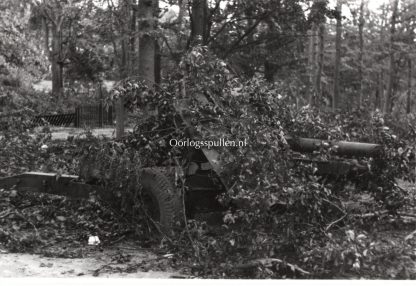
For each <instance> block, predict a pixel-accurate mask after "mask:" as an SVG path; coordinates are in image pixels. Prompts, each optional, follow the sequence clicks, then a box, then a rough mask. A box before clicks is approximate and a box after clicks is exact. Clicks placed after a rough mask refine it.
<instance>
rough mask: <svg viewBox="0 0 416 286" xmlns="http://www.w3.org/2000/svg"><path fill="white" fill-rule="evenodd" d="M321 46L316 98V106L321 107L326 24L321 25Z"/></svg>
mask: <svg viewBox="0 0 416 286" xmlns="http://www.w3.org/2000/svg"><path fill="white" fill-rule="evenodd" d="M318 31H319V34H318V37H319V46H318V55H317V56H318V59H317V69H316V78H315V80H316V82H315V87H316V98H315V105H316V106H318V107H319V106H320V104H321V100H322V70H323V64H324V47H325V46H324V45H325V37H324V34H325V23H320V24H319V30H318Z"/></svg>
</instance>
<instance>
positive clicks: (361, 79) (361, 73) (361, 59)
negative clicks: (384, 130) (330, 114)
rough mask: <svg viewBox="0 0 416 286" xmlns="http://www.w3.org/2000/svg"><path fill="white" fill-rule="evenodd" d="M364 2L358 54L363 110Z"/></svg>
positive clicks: (359, 105) (362, 4)
mask: <svg viewBox="0 0 416 286" xmlns="http://www.w3.org/2000/svg"><path fill="white" fill-rule="evenodd" d="M364 1H365V0H361V4H360V19H359V21H358V38H359V41H360V42H359V49H360V50H359V52H358V84H359V91H358V107H359V108H361V106H362V102H363V53H364V35H363V29H364Z"/></svg>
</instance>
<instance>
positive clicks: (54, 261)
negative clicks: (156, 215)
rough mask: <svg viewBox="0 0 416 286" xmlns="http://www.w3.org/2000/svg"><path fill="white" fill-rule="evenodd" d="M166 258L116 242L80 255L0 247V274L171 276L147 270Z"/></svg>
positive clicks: (49, 276) (0, 275) (38, 276)
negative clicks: (51, 254) (52, 254)
mask: <svg viewBox="0 0 416 286" xmlns="http://www.w3.org/2000/svg"><path fill="white" fill-rule="evenodd" d="M160 259H169V256H167V257H166V256H165V257H164V256H157V255H155V254H153V253H151V252H149V251H147V250H139V249H134V248H129V247H128V246H118V247H114V248H111V249H106V250H103V251H94V252H92V253H89V254H87V255H86V256H85V257H83V258H56V257H44V256H40V255H36V254H25V253H7V252H6V251H4V250H0V278H22V277H36V278H59V277H63V278H76V277H81V278H86V277H101V278H109V277H111V278H122V277H123V278H124V277H125V278H172V277H182V276H181V275H179V274H178V273H176V272H174V271H173V270H164V271H155V270H151V269H149V270H147V268H146V263H148V262H151V261H155V260H160Z"/></svg>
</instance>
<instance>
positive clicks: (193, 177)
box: [0, 102, 382, 232]
mask: <svg viewBox="0 0 416 286" xmlns="http://www.w3.org/2000/svg"><path fill="white" fill-rule="evenodd" d="M176 108H177V110H178V113H179V114H181V120H182V121H183V122H184V123H185V125H188V127H192V126H191V124H190V118H189V117H187V116H186V115H185V114H186V113H185V112H182V111H184V110H186V108H187V106H186V102H185V103H184V104H182V103H181V104H178V105H177V106H176ZM191 134H192V132H191ZM286 141H287V143H288V145H289V146H290V148H291V149H292V150H293V151H296V152H299V153H310V152H314V151H318V150H320V149H321V148H322V147H323V146H324V147H325V148H328V147H331V146H332V147H334V150H335V153H336V154H337V155H340V156H342V157H343V159H340V160H334V161H315V163H316V164H317V166H318V171H317V173H318V174H320V175H329V176H344V175H348V174H357V173H363V172H367V171H368V169H367V167H366V166H364V165H361V164H359V163H358V161H357V160H354V159H345V157H351V158H358V157H377V156H378V155H379V154H380V153H381V151H382V147H381V145H378V144H370V143H358V142H346V141H338V142H330V141H325V140H319V139H310V138H296V137H286ZM184 159H185V161H186V165H185V167H184V168H181V169H180V170H179V169H178V168H176V167H175V166H171V167H167V166H163V167H158V168H143V169H141V170H140V171H139V174H138V178H140V180H139V181H137V188H140V185H141V188H142V189H143V192H142V193H144V194H145V196H144V197H145V200H144V201H145V203H146V205H147V207H146V210H147V211H148V213H149V214H150V216H151V218H152V219H153V220H154V221H155V222H158V223H159V224H160V226H161V229H162V230H164V231H165V232H170V231H172V230H173V229H174V228H175V227H176V226H177V225H178V222H179V224H180V221H183V219H184V210H185V212H186V216H188V217H190V216H191V217H192V216H195V214H203V213H209V212H212V211H215V210H217V211H218V210H222V209H224V206H222V205H221V204H220V203H219V202H218V200H217V197H218V195H220V194H221V193H223V192H226V191H227V186H226V184H225V183H224V182H225V181H226V180H225V178H223V177H221V174H222V173H223V172H222V170H223V168H224V166H222V165H221V161H220V154H219V153H218V151H216V150H214V149H210V148H206V147H201V148H200V149H196V148H189V150H188V152H187V153H186V158H184ZM294 160H295V162H303V161H306V162H314V161H313V160H311V159H305V158H303V157H299V158H295V159H294ZM179 172H183V174H182V173H181V175H182V176H180V177H181V178H184V180H183V182H184V184H185V188H183V190H185V193H184V194H183V195H182V191H181V190H180V189H178V188H177V187H176V183H177V179H178V176H177V175H178V174H179ZM81 173H82V172H81ZM80 179H84V180H83V181H82V180H80ZM132 184H133V185H134V184H135V182H132ZM0 188H15V189H16V190H18V191H30V192H45V193H51V194H56V195H64V196H68V197H71V198H88V197H89V196H90V195H91V194H96V195H97V196H99V197H100V198H102V199H105V200H110V201H111V200H113V199H114V197H113V195H112V192H110V191H108V190H106V189H105V187H103V186H102V185H100V184H96V183H94V181H93V180H88V179H87V178H85V176H84V177H83V175H82V174H80V176H76V175H57V174H54V173H38V172H29V173H23V174H20V175H16V176H12V177H7V178H3V179H0Z"/></svg>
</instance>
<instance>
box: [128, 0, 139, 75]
mask: <svg viewBox="0 0 416 286" xmlns="http://www.w3.org/2000/svg"><path fill="white" fill-rule="evenodd" d="M131 4H132V5H133V6H135V5H136V0H131ZM129 10H131V19H130V31H129V34H130V43H129V44H130V49H129V58H130V59H129V75H133V74H134V73H135V63H136V60H137V57H136V28H137V27H136V22H137V12H136V9H129Z"/></svg>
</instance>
